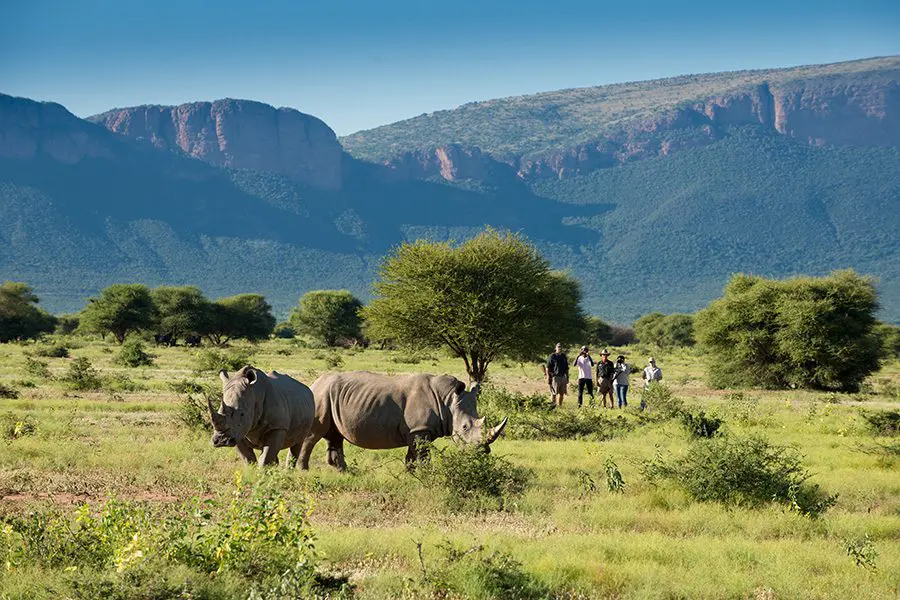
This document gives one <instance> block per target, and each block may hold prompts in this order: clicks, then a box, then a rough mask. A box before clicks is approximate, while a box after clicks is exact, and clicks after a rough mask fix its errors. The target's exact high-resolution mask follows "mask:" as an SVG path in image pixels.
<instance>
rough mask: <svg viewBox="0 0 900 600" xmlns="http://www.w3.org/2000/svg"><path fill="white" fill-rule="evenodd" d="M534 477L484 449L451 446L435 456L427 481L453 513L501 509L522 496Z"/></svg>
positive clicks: (427, 468) (426, 468)
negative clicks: (438, 490)
mask: <svg viewBox="0 0 900 600" xmlns="http://www.w3.org/2000/svg"><path fill="white" fill-rule="evenodd" d="M533 476H534V474H533V473H532V471H531V470H529V469H526V468H524V467H519V466H516V465H514V464H512V463H510V462H509V461H507V460H506V459H504V458H501V457H498V456H497V455H496V454H493V453H488V452H485V451H484V449H483V448H479V447H475V446H470V447H464V446H456V445H451V446H448V447H446V448H445V449H443V450H442V451H441V452H436V453H434V456H433V459H432V461H431V463H430V465H428V466H427V467H425V468H424V477H425V478H426V479H427V480H428V481H431V482H434V483H435V484H436V485H438V486H439V487H440V488H441V489H443V490H444V492H445V502H446V504H447V506H448V507H449V508H450V509H452V510H462V509H467V508H476V509H478V508H498V509H500V510H502V509H503V508H505V506H506V505H507V504H508V502H509V501H510V500H511V499H512V498H514V497H516V496H519V495H521V494H522V492H524V491H525V488H526V487H527V486H528V484H529V483H530V481H531V479H532V478H533Z"/></svg>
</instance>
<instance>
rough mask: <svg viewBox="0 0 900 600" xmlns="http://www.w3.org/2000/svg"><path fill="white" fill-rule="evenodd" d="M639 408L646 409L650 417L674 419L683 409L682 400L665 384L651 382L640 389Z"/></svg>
mask: <svg viewBox="0 0 900 600" xmlns="http://www.w3.org/2000/svg"><path fill="white" fill-rule="evenodd" d="M641 408H644V409H646V410H647V411H648V412H649V413H650V414H651V417H650V418H652V419H663V420H664V419H674V418H676V417H678V416H680V415H681V414H682V412H683V411H684V401H683V400H681V398H678V397H677V396H675V394H673V393H672V390H671V389H670V388H669V386H667V385H666V384H664V383H652V384H650V386H648V387H647V389H645V390H642V391H641Z"/></svg>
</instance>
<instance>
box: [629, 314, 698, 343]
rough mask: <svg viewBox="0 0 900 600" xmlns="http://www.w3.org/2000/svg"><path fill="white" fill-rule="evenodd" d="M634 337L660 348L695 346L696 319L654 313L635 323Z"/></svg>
mask: <svg viewBox="0 0 900 600" xmlns="http://www.w3.org/2000/svg"><path fill="white" fill-rule="evenodd" d="M634 335H635V336H636V337H637V339H638V341H639V342H642V343H644V344H656V345H657V346H659V347H660V348H678V347H683V346H693V345H694V317H693V316H692V315H685V314H680V313H675V314H671V315H664V314H662V313H661V312H652V313H649V314H646V315H644V316H643V317H641V318H640V319H638V320H637V321H635V322H634Z"/></svg>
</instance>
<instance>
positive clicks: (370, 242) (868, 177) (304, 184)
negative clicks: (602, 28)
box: [0, 57, 900, 323]
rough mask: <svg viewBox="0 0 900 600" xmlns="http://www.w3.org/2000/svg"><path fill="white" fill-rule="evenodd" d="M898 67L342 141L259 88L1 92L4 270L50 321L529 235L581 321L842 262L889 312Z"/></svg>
mask: <svg viewBox="0 0 900 600" xmlns="http://www.w3.org/2000/svg"><path fill="white" fill-rule="evenodd" d="M898 203H900V57H885V58H875V59H867V60H861V61H853V62H847V63H838V64H832V65H815V66H806V67H797V68H791V69H775V70H765V71H741V72H731V73H716V74H707V75H692V76H682V77H677V78H670V79H663V80H656V81H648V82H636V83H626V84H616V85H608V86H600V87H593V88H581V89H571V90H560V91H555V92H547V93H542V94H537V95H532V96H521V97H514V98H504V99H497V100H490V101H485V102H476V103H472V104H466V105H464V106H461V107H459V108H456V109H453V110H447V111H440V112H435V113H430V114H425V115H420V116H418V117H415V118H412V119H409V120H406V121H401V122H398V123H393V124H390V125H385V126H383V127H379V128H376V129H373V130H369V131H363V132H358V133H355V134H353V135H350V136H346V137H343V138H340V139H338V138H337V137H336V136H335V134H334V132H333V131H332V130H331V129H330V128H329V127H328V126H327V124H325V123H324V122H322V121H321V120H320V119H317V118H316V117H313V116H310V115H306V114H303V113H301V112H299V111H296V110H293V109H289V108H273V107H271V106H268V105H266V104H262V103H259V102H253V101H248V100H231V99H226V100H219V101H215V102H195V103H190V104H185V105H181V106H137V107H130V108H121V109H112V110H110V111H107V112H105V113H103V114H100V115H96V116H93V117H89V118H87V119H80V118H78V117H76V116H75V115H73V114H71V113H70V112H68V111H67V110H66V109H65V108H64V107H62V106H60V105H59V104H54V103H46V102H35V101H32V100H29V99H24V98H16V97H13V96H7V95H0V207H2V210H3V215H4V218H3V219H2V220H0V239H2V242H3V243H2V247H0V277H2V278H3V279H10V280H17V281H26V282H28V283H29V284H30V285H32V287H33V288H34V289H35V291H36V292H37V294H38V295H39V296H40V297H41V299H42V305H43V306H45V307H46V308H48V309H49V310H51V311H54V312H65V311H75V310H78V309H80V308H81V307H82V306H83V305H84V303H85V299H86V297H87V296H89V295H92V294H95V293H96V292H97V291H98V290H99V289H101V288H103V287H105V286H106V285H109V284H110V283H114V282H131V281H134V282H142V283H147V284H148V285H158V284H164V283H165V284H194V285H198V286H199V287H201V288H202V289H203V290H204V291H205V292H206V293H207V294H208V295H209V296H211V297H213V298H215V297H219V296H223V295H230V294H235V293H239V292H246V291H254V292H259V293H263V294H265V295H266V296H267V298H269V300H270V302H272V304H273V306H274V307H275V309H276V312H278V313H279V314H281V315H284V314H286V312H287V311H288V309H289V308H290V307H291V306H293V305H294V304H295V303H296V302H297V299H298V298H299V296H300V295H301V294H302V293H304V292H306V291H308V290H311V289H327V288H347V289H350V290H351V291H353V292H354V293H355V294H357V295H359V296H360V297H361V298H363V299H364V300H365V299H367V298H368V294H369V291H370V284H371V282H372V281H373V279H374V278H375V276H376V273H377V267H378V264H379V262H380V261H381V259H382V258H383V257H384V256H385V255H386V254H387V253H389V252H390V251H391V249H392V248H393V247H395V246H396V245H397V244H398V243H400V242H403V241H408V240H414V239H418V238H427V239H435V240H445V239H457V240H459V239H464V238H466V237H468V236H471V235H473V234H474V233H476V232H477V231H480V230H481V229H482V228H483V227H484V226H485V225H491V226H494V227H497V228H502V229H510V230H513V231H521V232H523V233H524V234H525V235H527V236H528V237H529V239H531V240H532V241H533V242H534V243H535V244H536V245H537V246H538V248H539V249H540V250H541V251H542V252H543V253H544V254H545V256H547V258H548V259H549V260H550V261H551V263H552V264H553V265H554V266H555V267H557V268H565V269H569V270H570V271H571V272H572V273H573V274H574V275H575V276H576V277H577V278H578V279H579V280H580V281H581V282H582V287H583V292H584V305H585V308H586V310H587V311H588V312H590V313H592V314H596V315H599V316H602V317H604V318H606V319H608V320H610V321H614V322H622V323H624V322H629V321H631V320H633V319H634V318H636V317H638V316H640V315H642V314H645V313H647V312H650V311H652V310H661V311H663V312H667V313H668V312H676V311H682V312H684V311H686V312H690V311H693V310H696V309H697V308H700V307H702V306H704V305H705V304H706V303H707V302H708V301H709V300H711V299H712V298H714V297H716V296H718V295H719V293H720V292H721V289H722V286H723V285H724V283H725V282H726V280H727V279H728V277H729V275H730V274H731V273H734V272H739V271H740V272H752V273H756V274H760V275H765V276H774V277H783V276H788V275H792V274H799V273H806V274H823V273H827V272H828V271H830V270H833V269H837V268H845V267H852V268H855V269H856V270H857V271H860V272H862V273H867V274H871V275H873V276H875V277H877V278H878V279H879V290H880V294H881V299H882V305H883V307H882V314H881V316H882V318H884V319H885V320H888V321H893V322H897V321H900V284H898V283H897V282H898V277H897V276H898V275H900V238H898V235H897V233H896V232H897V231H898V226H900V210H898ZM550 317H552V315H548V318H550Z"/></svg>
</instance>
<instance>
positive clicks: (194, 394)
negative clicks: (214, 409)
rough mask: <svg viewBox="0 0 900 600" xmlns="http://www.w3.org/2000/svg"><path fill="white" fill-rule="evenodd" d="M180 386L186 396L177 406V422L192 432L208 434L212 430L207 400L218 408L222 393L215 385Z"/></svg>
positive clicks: (195, 384)
mask: <svg viewBox="0 0 900 600" xmlns="http://www.w3.org/2000/svg"><path fill="white" fill-rule="evenodd" d="M185 383H186V384H189V385H183V386H180V389H181V390H183V391H181V392H179V393H182V394H184V396H182V397H181V398H180V399H179V401H178V403H177V404H176V405H175V420H176V421H177V422H178V423H180V424H181V425H183V426H184V427H186V428H187V429H189V430H191V431H198V432H208V431H210V430H211V429H212V424H211V423H210V422H209V407H208V405H207V399H208V400H209V401H211V402H212V403H213V406H216V405H217V404H218V403H219V401H220V400H221V398H222V392H221V391H220V389H219V388H218V386H216V385H215V384H207V385H200V384H198V383H193V382H185Z"/></svg>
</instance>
